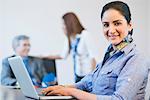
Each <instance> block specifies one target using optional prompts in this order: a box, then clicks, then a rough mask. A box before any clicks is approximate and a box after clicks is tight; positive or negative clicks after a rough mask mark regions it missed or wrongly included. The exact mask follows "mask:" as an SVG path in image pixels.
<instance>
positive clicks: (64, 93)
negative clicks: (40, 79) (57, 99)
mask: <svg viewBox="0 0 150 100" xmlns="http://www.w3.org/2000/svg"><path fill="white" fill-rule="evenodd" d="M71 89H73V88H68V87H61V88H59V89H56V90H53V91H51V92H48V93H47V95H61V96H71V94H70V93H71V92H70V91H71Z"/></svg>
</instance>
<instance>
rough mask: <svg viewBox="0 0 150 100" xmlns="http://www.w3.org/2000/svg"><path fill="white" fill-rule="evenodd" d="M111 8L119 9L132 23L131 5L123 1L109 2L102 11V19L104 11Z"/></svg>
mask: <svg viewBox="0 0 150 100" xmlns="http://www.w3.org/2000/svg"><path fill="white" fill-rule="evenodd" d="M109 9H115V10H117V11H119V12H120V13H121V14H122V15H123V16H124V17H125V19H126V20H127V22H128V23H130V21H131V12H130V9H129V6H128V5H127V4H126V3H124V2H122V1H112V2H110V3H107V4H106V5H105V6H104V7H103V9H102V12H101V19H102V18H103V15H104V12H105V11H107V10H109Z"/></svg>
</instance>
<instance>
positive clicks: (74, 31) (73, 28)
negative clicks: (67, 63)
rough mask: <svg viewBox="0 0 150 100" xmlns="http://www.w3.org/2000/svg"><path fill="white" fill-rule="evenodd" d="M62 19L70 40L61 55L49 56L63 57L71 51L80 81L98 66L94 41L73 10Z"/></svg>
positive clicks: (53, 57)
mask: <svg viewBox="0 0 150 100" xmlns="http://www.w3.org/2000/svg"><path fill="white" fill-rule="evenodd" d="M62 19H63V22H64V25H63V29H64V33H65V35H66V36H67V38H68V40H67V42H66V44H65V46H64V49H63V52H62V54H61V55H55V56H48V58H49V59H63V58H66V57H67V56H68V54H70V53H71V55H72V56H73V62H74V74H75V82H78V81H80V80H81V79H82V78H83V77H84V76H85V75H87V74H88V73H89V72H91V71H92V70H93V69H94V68H95V66H96V61H95V58H94V52H93V48H92V46H91V44H93V41H92V38H91V37H90V35H89V33H88V32H87V31H86V30H85V29H84V27H83V26H82V25H81V23H80V21H79V19H78V18H77V16H76V15H75V14H74V13H73V12H68V13H66V14H64V15H63V17H62ZM94 49H95V48H94Z"/></svg>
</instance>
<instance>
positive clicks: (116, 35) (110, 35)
mask: <svg viewBox="0 0 150 100" xmlns="http://www.w3.org/2000/svg"><path fill="white" fill-rule="evenodd" d="M102 24H103V31H104V36H105V37H106V39H107V40H108V41H109V42H110V43H111V44H113V45H117V44H119V43H120V42H121V41H122V40H123V39H124V38H125V37H126V36H127V35H128V32H129V31H131V29H132V25H131V23H129V24H128V23H127V20H126V19H125V17H124V16H123V15H122V14H121V13H120V12H119V11H117V10H115V9H108V10H106V11H105V12H104V14H103V17H102Z"/></svg>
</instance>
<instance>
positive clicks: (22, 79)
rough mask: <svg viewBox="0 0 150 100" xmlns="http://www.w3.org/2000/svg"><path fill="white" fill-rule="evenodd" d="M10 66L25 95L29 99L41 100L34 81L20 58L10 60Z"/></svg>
mask: <svg viewBox="0 0 150 100" xmlns="http://www.w3.org/2000/svg"><path fill="white" fill-rule="evenodd" d="M8 61H9V64H10V66H11V68H12V70H13V72H14V74H15V77H16V78H17V81H18V83H19V85H20V87H21V90H22V92H23V94H24V95H25V96H27V97H31V98H35V99H39V96H38V94H37V92H36V90H35V88H34V85H33V83H32V80H31V78H30V76H29V74H28V71H27V69H26V67H25V65H24V63H23V60H22V58H21V57H20V56H16V57H12V58H8Z"/></svg>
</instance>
